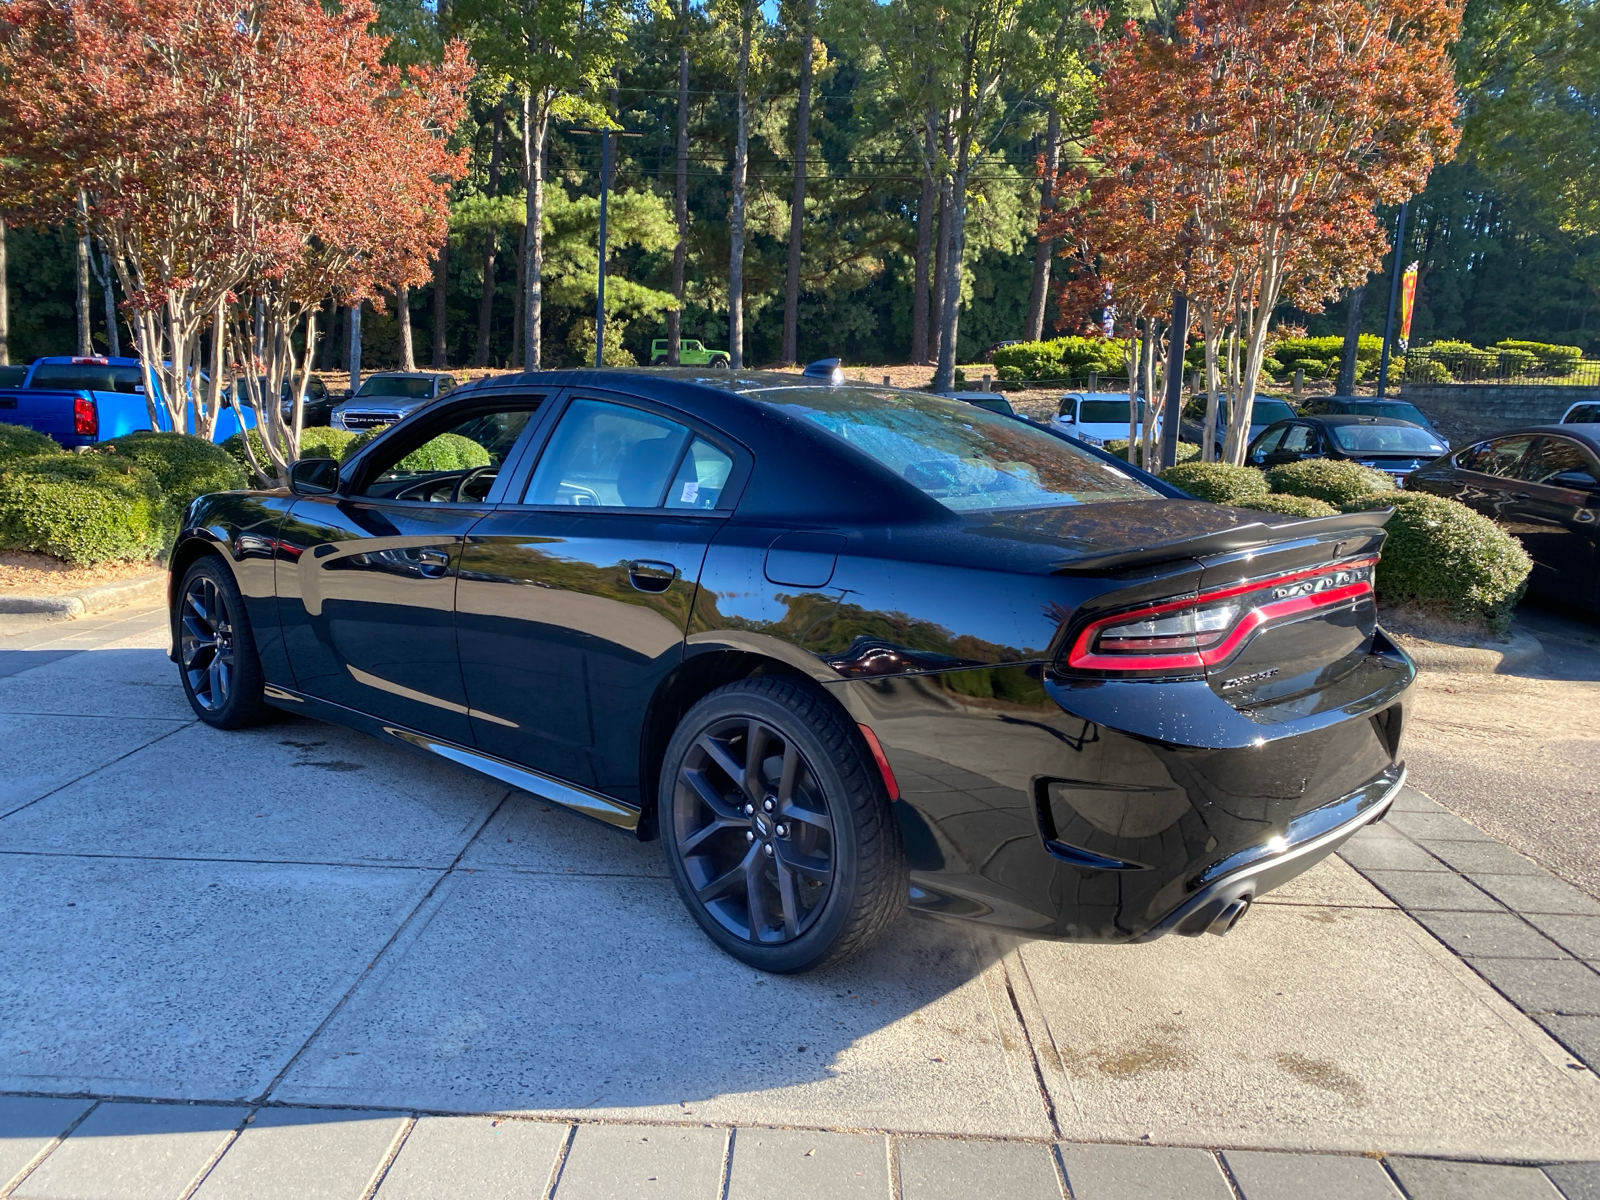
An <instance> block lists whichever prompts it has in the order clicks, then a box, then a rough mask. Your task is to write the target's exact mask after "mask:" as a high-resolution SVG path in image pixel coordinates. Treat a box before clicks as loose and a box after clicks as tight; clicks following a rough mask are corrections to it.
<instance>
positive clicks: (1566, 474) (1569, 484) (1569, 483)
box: [1545, 471, 1600, 492]
mask: <svg viewBox="0 0 1600 1200" xmlns="http://www.w3.org/2000/svg"><path fill="white" fill-rule="evenodd" d="M1545 482H1546V483H1548V484H1550V485H1551V486H1552V487H1564V488H1571V489H1572V490H1573V491H1577V492H1592V491H1594V490H1595V489H1596V488H1600V482H1596V480H1595V477H1594V476H1593V475H1591V474H1589V472H1587V471H1563V472H1561V474H1559V475H1552V476H1550V478H1549V479H1546V480H1545Z"/></svg>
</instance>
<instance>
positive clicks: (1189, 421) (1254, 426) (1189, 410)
mask: <svg viewBox="0 0 1600 1200" xmlns="http://www.w3.org/2000/svg"><path fill="white" fill-rule="evenodd" d="M1220 399H1221V403H1220V404H1219V405H1218V406H1217V428H1216V438H1215V440H1214V442H1213V443H1212V444H1213V445H1214V446H1215V447H1216V453H1217V457H1218V458H1221V457H1222V449H1223V445H1224V443H1225V442H1226V441H1227V437H1228V408H1229V404H1228V397H1226V396H1223V397H1221V398H1220ZM1294 415H1295V410H1294V406H1293V405H1292V404H1290V403H1289V402H1288V401H1287V400H1285V399H1283V398H1282V397H1280V396H1257V397H1256V398H1255V401H1254V402H1253V403H1252V404H1251V405H1250V436H1249V437H1247V438H1246V439H1245V444H1246V445H1249V444H1250V442H1251V441H1252V440H1254V438H1255V437H1256V435H1257V434H1259V433H1260V432H1261V431H1262V430H1263V429H1265V428H1266V427H1267V426H1268V425H1271V424H1272V423H1273V422H1275V421H1287V420H1289V419H1290V418H1291V417H1293V416H1294ZM1205 432H1206V398H1205V397H1204V396H1191V397H1190V398H1189V399H1188V400H1187V401H1186V402H1185V403H1184V406H1183V423H1182V424H1181V425H1180V426H1179V427H1178V440H1179V441H1183V442H1188V443H1189V444H1190V445H1192V446H1198V445H1200V444H1201V442H1202V440H1203V439H1204V437H1205Z"/></svg>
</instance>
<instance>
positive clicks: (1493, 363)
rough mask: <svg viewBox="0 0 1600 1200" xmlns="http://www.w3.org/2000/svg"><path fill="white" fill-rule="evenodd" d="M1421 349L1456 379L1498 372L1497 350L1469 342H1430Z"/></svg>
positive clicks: (1479, 376) (1496, 373) (1478, 376)
mask: <svg viewBox="0 0 1600 1200" xmlns="http://www.w3.org/2000/svg"><path fill="white" fill-rule="evenodd" d="M1422 350H1423V352H1424V353H1425V354H1426V355H1427V357H1428V360H1429V361H1431V362H1436V363H1443V364H1444V367H1445V369H1446V370H1447V371H1449V372H1450V374H1451V375H1452V376H1454V377H1455V378H1457V379H1461V378H1468V379H1471V378H1481V377H1483V376H1485V375H1498V374H1499V372H1500V353H1499V351H1496V350H1480V349H1478V347H1476V346H1474V345H1472V344H1471V343H1470V342H1451V341H1444V342H1431V343H1429V344H1428V345H1427V346H1424V347H1422Z"/></svg>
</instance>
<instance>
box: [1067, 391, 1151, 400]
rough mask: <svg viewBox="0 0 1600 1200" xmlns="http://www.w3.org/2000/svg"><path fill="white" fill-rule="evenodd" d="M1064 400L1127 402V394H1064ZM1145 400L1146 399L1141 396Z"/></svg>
mask: <svg viewBox="0 0 1600 1200" xmlns="http://www.w3.org/2000/svg"><path fill="white" fill-rule="evenodd" d="M1061 398H1062V399H1063V400H1126V399H1127V398H1128V393H1127V392H1062V393H1061ZM1139 399H1141V400H1143V399H1144V397H1143V396H1140V397H1139Z"/></svg>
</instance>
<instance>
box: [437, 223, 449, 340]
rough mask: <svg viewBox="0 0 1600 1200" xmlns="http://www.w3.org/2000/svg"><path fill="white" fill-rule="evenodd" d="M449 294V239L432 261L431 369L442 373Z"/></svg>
mask: <svg viewBox="0 0 1600 1200" xmlns="http://www.w3.org/2000/svg"><path fill="white" fill-rule="evenodd" d="M449 293H450V239H449V238H448V237H446V238H445V242H444V245H442V246H440V247H439V256H438V257H437V258H435V259H434V260H433V369H434V370H435V371H442V370H444V369H445V366H446V365H447V363H448V361H449V359H448V357H447V354H446V350H445V323H446V321H447V319H448V317H449V310H448V308H447V307H446V302H447V301H448V299H449Z"/></svg>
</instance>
